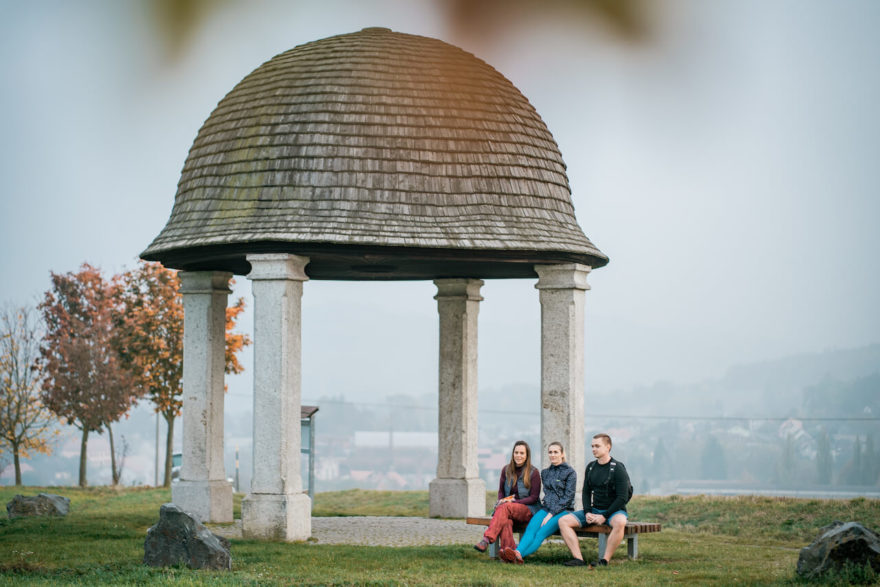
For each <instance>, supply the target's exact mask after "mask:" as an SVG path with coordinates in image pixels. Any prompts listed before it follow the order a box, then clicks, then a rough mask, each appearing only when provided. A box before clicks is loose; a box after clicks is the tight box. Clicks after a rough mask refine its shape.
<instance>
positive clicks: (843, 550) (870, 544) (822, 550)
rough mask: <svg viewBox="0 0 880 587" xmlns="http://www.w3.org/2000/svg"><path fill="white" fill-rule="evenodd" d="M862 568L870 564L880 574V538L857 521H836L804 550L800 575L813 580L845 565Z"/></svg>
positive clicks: (798, 566) (800, 564)
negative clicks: (850, 564)
mask: <svg viewBox="0 0 880 587" xmlns="http://www.w3.org/2000/svg"><path fill="white" fill-rule="evenodd" d="M847 561H848V562H850V563H854V564H856V565H859V566H863V565H864V564H865V563H870V565H871V567H872V568H873V569H874V571H875V572H880V536H878V535H877V533H876V532H874V531H872V530H870V529H868V528H865V527H864V526H862V525H861V524H859V523H858V522H846V523H843V522H834V523H833V524H831V525H829V526H825V527H824V528H822V530H821V531H820V534H819V537H818V538H816V539H815V540H814V541H813V543H812V544H810V545H809V546H805V547H804V548H802V549H801V554H800V556H799V557H798V563H797V573H798V575H800V576H801V577H804V578H806V579H813V578H816V577H818V576H819V575H822V574H823V573H825V572H826V571H828V570H831V569H839V568H840V567H842V566H843V565H844V563H846V562H847Z"/></svg>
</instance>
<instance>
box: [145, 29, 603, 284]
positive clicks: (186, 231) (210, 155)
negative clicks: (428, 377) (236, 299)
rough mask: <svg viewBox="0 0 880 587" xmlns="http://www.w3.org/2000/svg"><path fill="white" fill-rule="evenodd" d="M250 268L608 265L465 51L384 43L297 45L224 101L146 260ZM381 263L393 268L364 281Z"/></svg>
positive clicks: (409, 40)
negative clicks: (253, 257)
mask: <svg viewBox="0 0 880 587" xmlns="http://www.w3.org/2000/svg"><path fill="white" fill-rule="evenodd" d="M250 252H290V253H296V254H303V255H308V256H310V257H311V262H310V264H309V265H308V267H307V271H308V272H309V274H310V275H311V276H312V277H313V278H327V279H419V278H432V277H449V276H463V277H523V276H527V275H534V272H533V270H532V269H531V265H533V264H535V263H563V262H578V263H584V264H587V265H591V266H593V267H601V266H603V265H605V264H606V263H607V262H608V258H607V257H606V256H605V255H604V254H603V253H602V252H601V251H599V249H598V248H596V247H595V246H594V245H593V244H592V243H591V242H590V240H589V239H588V238H587V237H586V236H585V235H584V233H583V231H582V230H581V228H580V227H579V226H578V224H577V221H576V219H575V216H574V209H573V207H572V200H571V190H570V188H569V184H568V178H567V176H566V173H565V164H564V162H563V160H562V156H561V155H560V153H559V149H558V147H557V145H556V142H555V141H554V139H553V136H552V135H551V134H550V131H549V130H548V129H547V127H546V125H545V124H544V122H543V121H542V120H541V117H540V116H539V115H538V113H537V112H536V111H535V109H534V108H533V107H532V105H531V104H530V103H529V102H528V100H527V99H526V98H525V97H524V96H523V95H522V94H521V93H520V92H519V91H518V90H517V89H516V88H515V87H514V86H513V84H511V83H510V82H509V81H508V80H507V79H506V78H504V77H503V76H502V75H501V74H500V73H498V72H497V71H495V70H494V69H493V68H492V67H491V66H489V65H488V64H486V63H485V62H483V61H481V60H479V59H478V58H476V57H474V56H473V55H471V54H469V53H467V52H465V51H463V50H461V49H459V48H457V47H454V46H451V45H449V44H447V43H444V42H442V41H439V40H436V39H430V38H426V37H419V36H414V35H407V34H403V33H396V32H392V31H390V30H388V29H377V28H371V29H364V30H362V31H359V32H356V33H352V34H346V35H339V36H336V37H330V38H327V39H323V40H319V41H315V42H312V43H307V44H305V45H301V46H299V47H295V48H294V49H291V50H290V51H287V52H285V53H282V54H280V55H278V56H276V57H274V58H273V59H271V60H269V61H268V62H266V63H264V64H263V65H261V66H260V67H258V68H257V69H256V70H255V71H253V72H252V73H251V74H250V75H248V76H247V77H245V78H244V79H243V80H242V81H241V82H240V83H239V84H238V85H237V86H236V87H235V88H233V89H232V91H231V92H229V94H227V95H226V96H225V97H224V98H223V99H222V100H221V101H220V103H219V104H218V105H217V108H216V109H215V110H214V112H213V113H212V114H211V115H210V117H209V118H208V120H207V121H205V123H204V125H203V126H202V128H201V130H200V131H199V133H198V136H197V137H196V139H195V141H194V143H193V146H192V148H191V150H190V152H189V156H188V157H187V160H186V163H185V165H184V168H183V172H182V173H181V177H180V182H179V184H178V190H177V195H176V197H175V201H174V207H173V209H172V212H171V217H170V219H169V220H168V223H167V225H166V226H165V228H164V229H163V230H162V231H161V232H160V234H159V235H158V236H157V237H156V238H155V240H154V241H153V242H152V243H151V244H150V246H149V247H148V248H147V250H146V251H144V252H143V254H142V255H141V256H142V257H143V258H145V259H149V260H158V261H162V262H163V263H164V264H165V265H166V266H169V267H176V268H181V269H216V270H232V271H235V272H237V273H246V272H247V270H248V266H247V263H246V261H245V260H244V256H245V255H246V254H247V253H250ZM377 259H378V261H375V262H376V263H379V261H381V263H383V265H382V266H383V267H390V268H391V269H388V270H387V271H385V272H384V273H382V272H378V271H377V272H370V271H367V272H366V273H365V274H364V275H359V274H358V269H357V268H359V267H360V268H363V267H364V265H365V264H366V265H369V263H370V260H377ZM477 273H479V274H477Z"/></svg>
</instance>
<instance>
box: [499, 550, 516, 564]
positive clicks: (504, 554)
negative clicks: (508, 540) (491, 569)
mask: <svg viewBox="0 0 880 587" xmlns="http://www.w3.org/2000/svg"><path fill="white" fill-rule="evenodd" d="M498 556H499V557H500V558H501V560H503V561H504V562H506V563H512V562H513V561H515V560H516V555H514V554H513V549H512V548H502V549H501V552H499V553H498Z"/></svg>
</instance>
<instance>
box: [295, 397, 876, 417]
mask: <svg viewBox="0 0 880 587" xmlns="http://www.w3.org/2000/svg"><path fill="white" fill-rule="evenodd" d="M303 403H309V404H321V405H326V404H335V405H351V406H366V407H371V408H397V409H409V410H425V411H434V412H436V411H437V406H415V405H407V404H389V403H382V402H359V401H348V400H328V399H324V400H321V401H320V402H318V401H316V400H311V399H310V400H303ZM480 412H481V413H487V414H506V415H519V416H533V415H535V412H529V411H522V410H497V409H491V408H480ZM589 416H590V417H591V418H619V419H628V420H685V421H709V420H711V421H731V422H746V421H761V422H785V421H786V420H800V421H802V422H880V418H871V417H860V416H854V417H830V416H828V417H825V416H822V417H799V416H663V415H660V416H658V415H654V414H643V415H640V414H593V413H591V414H589Z"/></svg>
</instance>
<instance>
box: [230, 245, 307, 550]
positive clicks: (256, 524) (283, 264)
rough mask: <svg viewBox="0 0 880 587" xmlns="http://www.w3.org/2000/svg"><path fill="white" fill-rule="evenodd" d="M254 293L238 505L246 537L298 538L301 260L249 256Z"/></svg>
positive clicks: (301, 519) (303, 531)
mask: <svg viewBox="0 0 880 587" xmlns="http://www.w3.org/2000/svg"><path fill="white" fill-rule="evenodd" d="M247 260H248V262H250V264H251V272H250V273H249V274H248V279H250V280H251V281H252V287H253V295H254V471H253V477H252V479H251V492H250V493H249V494H248V495H247V497H245V499H244V501H243V502H242V530H243V533H244V535H245V536H247V537H250V538H271V539H278V540H305V539H306V538H308V537H309V536H311V500H310V498H309V497H308V496H307V495H305V494H304V493H303V492H302V477H301V475H300V444H301V439H300V405H301V397H302V390H301V363H302V359H301V357H302V348H301V347H302V337H301V323H302V320H301V314H302V293H303V282H305V281H306V280H307V279H308V277H307V276H306V274H305V266H306V264H308V262H309V259H308V257H300V256H296V255H288V254H260V255H248V256H247Z"/></svg>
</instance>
